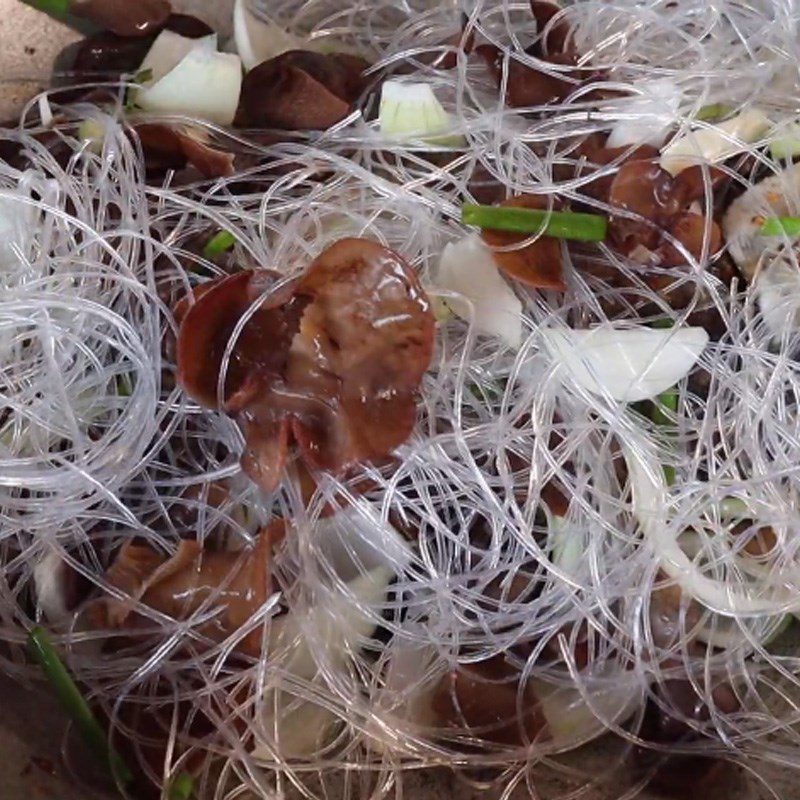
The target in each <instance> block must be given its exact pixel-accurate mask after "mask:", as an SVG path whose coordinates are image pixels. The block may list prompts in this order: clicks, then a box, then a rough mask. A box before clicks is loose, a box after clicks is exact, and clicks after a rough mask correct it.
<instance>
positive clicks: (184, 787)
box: [169, 772, 194, 800]
mask: <svg viewBox="0 0 800 800" xmlns="http://www.w3.org/2000/svg"><path fill="white" fill-rule="evenodd" d="M192 794H194V778H193V777H192V776H191V775H190V774H189V773H188V772H181V773H180V774H179V775H177V776H176V778H175V780H174V781H172V784H171V785H170V787H169V800H189V798H190V797H191V796H192Z"/></svg>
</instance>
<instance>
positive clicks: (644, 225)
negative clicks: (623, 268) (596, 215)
mask: <svg viewBox="0 0 800 800" xmlns="http://www.w3.org/2000/svg"><path fill="white" fill-rule="evenodd" d="M608 202H609V204H610V205H612V206H614V207H615V208H619V209H622V210H624V211H630V212H632V213H633V214H636V215H637V216H638V217H641V218H642V219H631V218H629V217H623V216H619V215H614V216H612V217H611V224H610V225H609V231H608V232H609V236H610V238H611V239H612V241H614V242H615V243H616V244H617V245H618V246H620V247H621V248H622V249H623V250H624V251H626V252H630V251H631V250H632V249H633V248H634V247H636V246H637V245H642V246H643V247H646V248H647V249H648V250H654V249H655V248H656V247H657V246H658V243H659V241H660V239H661V230H660V229H661V225H662V223H663V222H664V221H665V220H667V219H669V218H671V217H672V215H673V214H674V213H675V211H676V208H677V207H676V203H675V199H674V198H673V195H672V176H671V175H670V174H669V173H668V172H667V171H666V170H665V169H662V168H661V167H660V166H659V165H658V164H657V163H655V162H653V161H628V162H627V163H626V164H623V166H622V167H620V170H619V172H618V173H617V174H616V176H615V177H614V180H613V181H612V183H611V188H610V190H609V197H608Z"/></svg>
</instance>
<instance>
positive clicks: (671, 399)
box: [652, 389, 678, 425]
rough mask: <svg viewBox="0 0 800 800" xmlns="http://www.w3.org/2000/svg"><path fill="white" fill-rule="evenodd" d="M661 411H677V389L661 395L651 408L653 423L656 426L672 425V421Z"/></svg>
mask: <svg viewBox="0 0 800 800" xmlns="http://www.w3.org/2000/svg"><path fill="white" fill-rule="evenodd" d="M663 409H667V410H669V411H672V413H673V414H674V413H676V412H677V411H678V391H677V389H670V390H669V391H667V392H664V393H663V394H660V395H659V396H658V397H657V398H656V400H655V403H654V406H653V417H652V419H653V422H655V423H656V425H672V420H671V419H670V418H669V417H668V416H667V415H666V414H665V413H664V410H663Z"/></svg>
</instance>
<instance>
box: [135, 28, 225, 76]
mask: <svg viewBox="0 0 800 800" xmlns="http://www.w3.org/2000/svg"><path fill="white" fill-rule="evenodd" d="M198 48H199V49H202V50H206V51H208V52H210V53H213V52H214V51H215V50H216V49H217V34H216V33H212V34H210V35H209V36H203V37H201V38H200V39H190V38H189V37H188V36H181V35H180V34H179V33H175V32H174V31H168V30H163V31H161V33H159V34H158V37H157V38H156V40H155V41H154V42H153V44H152V46H151V47H150V49H149V50H148V51H147V55H146V56H145V57H144V61H142V63H141V65H140V66H139V72H144V71H147V70H149V71H150V73H151V75H150V78H149V80H147V81H145V82H144V85H146V86H152V85H153V84H154V83H157V82H158V81H160V80H161V79H162V78H163V77H164V76H165V75H166V74H167V73H168V72H171V71H172V70H173V69H175V67H177V66H178V64H180V62H181V61H183V59H184V58H186V56H188V55H189V53H190V52H192V50H196V49H198Z"/></svg>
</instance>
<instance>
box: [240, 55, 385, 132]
mask: <svg viewBox="0 0 800 800" xmlns="http://www.w3.org/2000/svg"><path fill="white" fill-rule="evenodd" d="M368 67H369V63H368V62H367V61H365V60H364V59H362V58H358V57H357V56H352V55H348V54H342V53H330V54H325V55H323V54H322V53H313V52H310V51H307V50H289V51H288V52H286V53H283V54H281V55H279V56H276V57H275V58H271V59H270V60H269V61H265V62H264V63H262V64H259V65H258V66H257V67H255V68H254V69H252V70H250V72H248V73H247V75H245V78H244V81H243V83H242V97H241V105H240V114H239V115H237V124H238V125H247V126H254V127H262V128H279V129H286V130H324V129H325V128H329V127H330V126H331V125H335V124H336V123H337V122H339V121H340V120H342V119H344V118H345V117H346V116H347V115H348V114H349V113H350V112H351V111H352V109H353V104H354V103H355V101H356V100H357V99H358V97H359V96H360V95H361V93H362V92H363V90H364V89H365V88H366V81H365V79H364V75H363V73H364V71H365V70H366V69H367V68H368Z"/></svg>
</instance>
